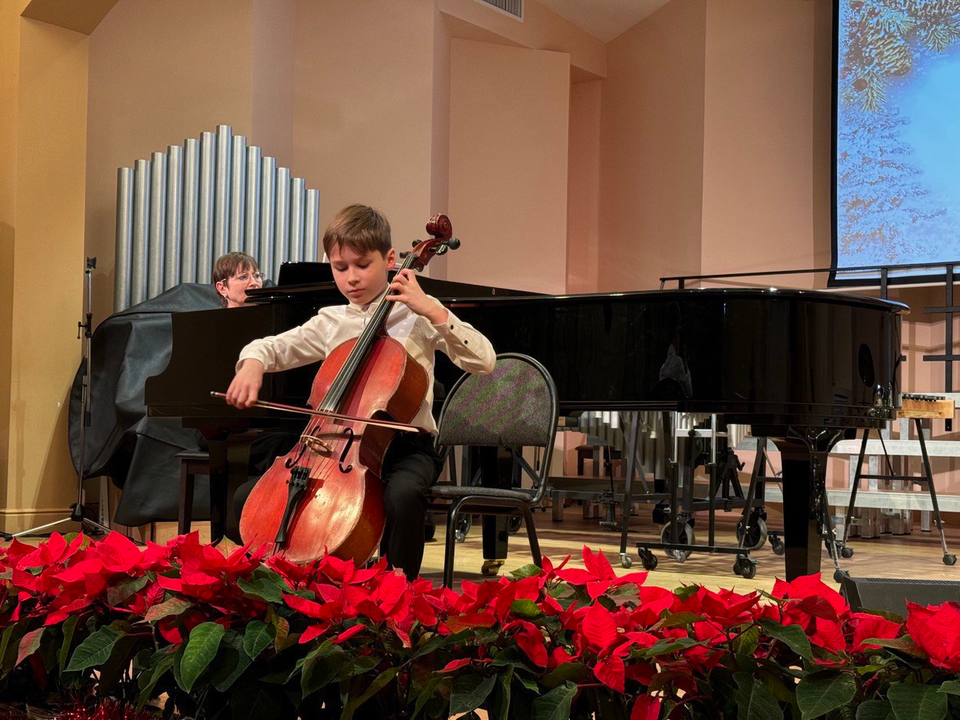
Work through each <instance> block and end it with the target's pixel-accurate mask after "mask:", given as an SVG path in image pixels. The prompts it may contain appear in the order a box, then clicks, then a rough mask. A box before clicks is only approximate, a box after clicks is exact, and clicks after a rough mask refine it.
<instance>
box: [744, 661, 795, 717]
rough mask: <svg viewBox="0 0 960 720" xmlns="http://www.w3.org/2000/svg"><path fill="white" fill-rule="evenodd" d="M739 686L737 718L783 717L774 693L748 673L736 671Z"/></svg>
mask: <svg viewBox="0 0 960 720" xmlns="http://www.w3.org/2000/svg"><path fill="white" fill-rule="evenodd" d="M733 679H734V680H736V682H737V686H738V687H739V688H740V689H739V690H738V691H737V718H738V719H739V720H773V719H774V718H783V711H782V710H781V709H780V703H778V702H777V701H776V700H775V699H774V697H773V695H771V694H770V692H769V691H768V690H767V689H766V688H765V687H764V686H763V684H761V683H759V682H757V681H756V680H755V679H754V677H753V676H752V675H750V674H748V673H742V672H738V673H734V675H733Z"/></svg>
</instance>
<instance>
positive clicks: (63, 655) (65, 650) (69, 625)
mask: <svg viewBox="0 0 960 720" xmlns="http://www.w3.org/2000/svg"><path fill="white" fill-rule="evenodd" d="M79 620H80V616H79V615H71V616H70V617H68V618H67V619H66V620H64V621H63V625H61V626H60V628H61V630H62V631H63V644H62V645H60V654H59V661H60V674H61V675H63V669H64V668H65V667H66V665H67V658H68V657H70V644H71V643H72V642H73V633H74V631H75V630H76V629H77V622H78V621H79Z"/></svg>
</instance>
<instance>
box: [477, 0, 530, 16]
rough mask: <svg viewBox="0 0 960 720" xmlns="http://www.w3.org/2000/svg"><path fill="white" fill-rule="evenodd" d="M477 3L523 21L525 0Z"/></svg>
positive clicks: (488, 0) (497, 0)
mask: <svg viewBox="0 0 960 720" xmlns="http://www.w3.org/2000/svg"><path fill="white" fill-rule="evenodd" d="M477 2H478V3H481V4H483V5H489V6H490V7H492V8H494V9H495V10H499V11H500V12H502V13H506V14H507V15H510V16H511V17H515V18H516V19H517V20H523V0H477Z"/></svg>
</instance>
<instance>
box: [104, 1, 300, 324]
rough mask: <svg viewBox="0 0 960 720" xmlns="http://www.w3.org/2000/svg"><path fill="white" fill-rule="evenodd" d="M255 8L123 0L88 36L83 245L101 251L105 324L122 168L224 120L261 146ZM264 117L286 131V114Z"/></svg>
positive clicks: (248, 4)
mask: <svg viewBox="0 0 960 720" xmlns="http://www.w3.org/2000/svg"><path fill="white" fill-rule="evenodd" d="M254 5H255V3H254V2H253V0H170V1H169V2H167V1H165V2H162V3H143V2H139V0H121V1H120V2H119V3H117V5H116V6H115V7H114V8H113V10H111V11H110V13H109V14H108V15H107V16H106V18H104V20H103V22H101V24H100V25H99V27H97V29H96V30H95V31H94V32H93V34H92V35H91V36H90V96H89V100H90V113H89V119H88V130H87V148H88V152H87V188H86V211H87V219H86V247H87V253H88V254H89V255H94V256H97V258H98V270H97V272H96V273H95V274H94V279H95V282H94V310H95V319H96V320H97V321H98V322H99V321H100V320H102V319H103V318H105V317H106V316H107V315H109V314H110V313H111V312H112V311H113V282H114V246H115V243H116V206H117V168H119V167H133V163H134V162H135V161H136V160H137V159H138V158H146V159H149V157H150V155H151V153H153V152H155V151H166V149H167V146H168V145H181V144H182V143H183V141H184V139H185V138H195V137H199V136H200V133H201V132H204V131H212V130H216V127H217V125H219V124H221V123H222V124H226V125H232V126H233V131H234V133H236V134H239V135H246V136H247V137H248V138H249V140H250V142H251V144H259V139H258V138H257V137H256V136H252V135H251V130H252V128H253V105H254V99H253V98H254V77H253V76H254V73H253V59H254V52H253V16H254ZM280 5H283V3H280ZM276 22H279V21H276ZM174 49H175V51H174ZM264 52H266V51H264ZM278 54H279V53H275V54H274V56H276V55H278ZM268 57H269V55H268ZM265 76H266V77H269V71H268V70H265V69H260V70H258V80H261V82H260V85H263V84H265V83H264V80H265V79H266V77H265ZM265 124H266V125H267V129H269V130H271V131H273V135H274V136H275V135H280V136H281V137H282V131H281V130H278V129H277V126H282V122H281V121H273V122H272V124H271V123H267V122H266V121H264V122H263V123H261V127H264V125H265ZM288 136H289V132H288ZM289 146H290V144H289V139H288V140H287V144H286V151H287V152H289ZM265 151H266V152H267V153H272V152H275V151H274V150H272V149H271V148H269V147H267V148H265Z"/></svg>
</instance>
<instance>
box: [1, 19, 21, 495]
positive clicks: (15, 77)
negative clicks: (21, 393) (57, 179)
mask: <svg viewBox="0 0 960 720" xmlns="http://www.w3.org/2000/svg"><path fill="white" fill-rule="evenodd" d="M26 4H27V0H21V2H17V3H13V2H3V3H0V267H4V268H7V278H6V282H3V283H0V487H6V486H7V468H8V463H9V460H10V455H9V445H10V380H11V378H10V356H11V352H12V350H13V287H14V280H15V277H14V275H13V271H14V270H15V266H14V242H15V240H16V224H17V220H16V216H17V118H18V116H19V102H18V98H19V90H20V17H19V16H20V13H21V12H22V10H23V8H24V7H25V6H26Z"/></svg>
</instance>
